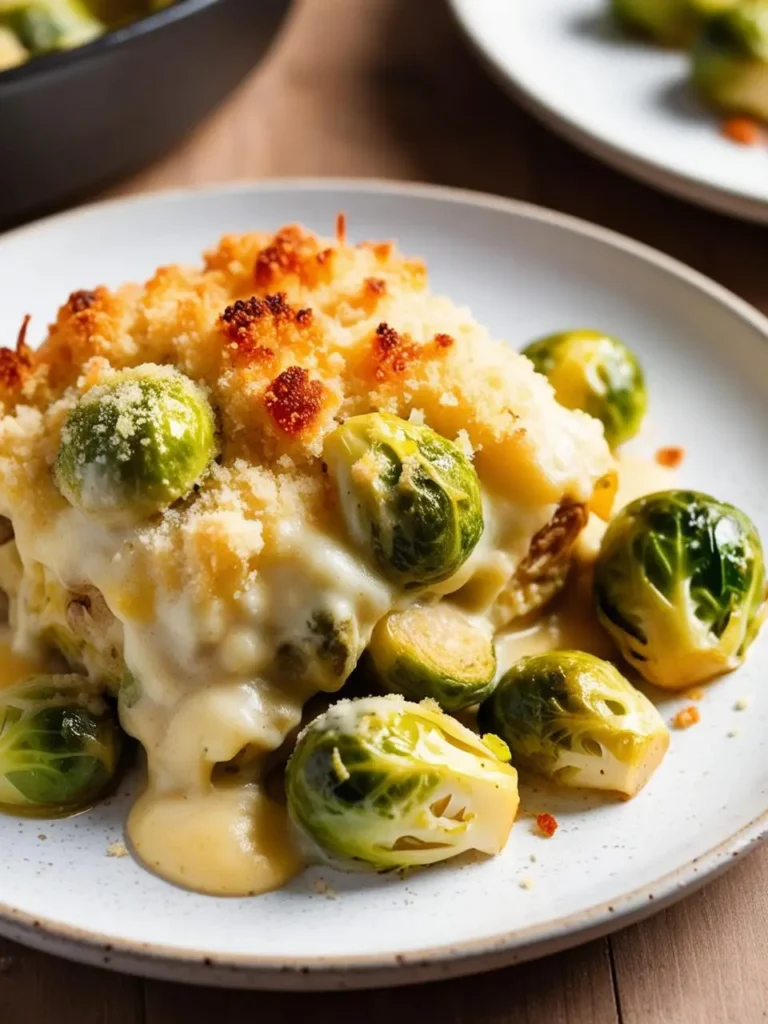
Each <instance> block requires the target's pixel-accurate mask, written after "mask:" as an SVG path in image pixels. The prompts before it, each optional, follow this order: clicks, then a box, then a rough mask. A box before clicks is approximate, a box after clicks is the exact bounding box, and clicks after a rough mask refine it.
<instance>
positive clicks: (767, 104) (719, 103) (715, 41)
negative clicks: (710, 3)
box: [692, 0, 768, 121]
mask: <svg viewBox="0 0 768 1024" xmlns="http://www.w3.org/2000/svg"><path fill="white" fill-rule="evenodd" d="M692 71H693V81H694V83H695V84H696V85H697V86H698V88H699V90H700V91H701V93H702V94H703V96H704V97H706V99H708V100H709V101H710V103H712V104H714V105H715V106H716V107H719V108H720V109H722V110H724V111H726V112H732V113H735V114H747V115H751V116H753V117H757V118H761V119H762V120H764V121H768V0H748V2H745V3H742V4H740V5H739V6H738V7H735V8H734V9H733V10H731V11H727V12H726V13H724V14H720V15H717V16H716V17H713V18H709V19H707V20H706V21H705V23H704V26H703V28H702V30H701V32H700V33H699V36H698V38H697V40H696V44H695V46H694V48H693V66H692Z"/></svg>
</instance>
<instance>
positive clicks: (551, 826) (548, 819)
mask: <svg viewBox="0 0 768 1024" xmlns="http://www.w3.org/2000/svg"><path fill="white" fill-rule="evenodd" d="M558 824H559V823H558V820H557V818H555V817H554V816H553V815H551V814H540V815H539V816H538V817H537V818H536V828H537V829H538V830H539V833H540V834H541V835H543V836H545V837H546V838H547V839H551V838H552V836H553V835H554V834H555V832H557V829H558Z"/></svg>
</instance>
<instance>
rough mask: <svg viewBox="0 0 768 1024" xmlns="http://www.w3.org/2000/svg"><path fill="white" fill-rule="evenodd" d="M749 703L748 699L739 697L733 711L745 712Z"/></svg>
mask: <svg viewBox="0 0 768 1024" xmlns="http://www.w3.org/2000/svg"><path fill="white" fill-rule="evenodd" d="M750 703H751V701H750V699H749V697H739V699H738V700H737V701H736V703H735V704H734V705H733V710H734V711H746V710H747V708H748V707H749V705H750Z"/></svg>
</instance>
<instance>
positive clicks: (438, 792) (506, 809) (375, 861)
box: [286, 696, 518, 868]
mask: <svg viewBox="0 0 768 1024" xmlns="http://www.w3.org/2000/svg"><path fill="white" fill-rule="evenodd" d="M286 792H287V795H288V808H289V811H290V814H291V818H292V819H293V821H294V823H295V824H296V826H297V827H298V828H299V829H300V831H301V832H302V833H303V835H304V836H305V837H306V838H308V839H309V841H310V842H311V844H312V845H313V846H314V847H315V848H316V850H317V851H319V852H320V853H322V854H323V855H324V856H325V857H326V858H329V859H332V860H335V861H338V862H340V863H341V864H342V865H346V866H348V867H353V866H355V865H357V866H362V865H364V864H368V865H372V866H374V867H376V868H396V867H411V866H415V865H420V864H433V863H435V862H437V861H441V860H447V859H448V858H449V857H455V856H456V855H457V854H460V853H464V852H465V851H467V850H479V851H481V852H482V853H489V854H493V853H498V852H499V851H500V850H501V849H503V847H504V844H505V843H506V841H507V837H508V835H509V830H510V829H511V827H512V822H513V821H514V819H515V815H516V813H517V806H518V794H517V772H516V771H515V770H514V768H512V767H510V765H508V764H504V763H502V761H500V760H499V759H498V758H497V756H496V755H495V753H493V752H492V751H491V749H490V748H489V747H488V746H486V745H485V743H483V741H482V740H480V739H479V738H478V737H477V736H476V735H475V734H474V733H473V732H470V731H469V729H466V728H465V727H464V726H463V725H460V724H459V723H458V722H457V721H455V719H453V718H450V717H449V716H448V715H444V714H443V713H442V712H441V711H440V710H439V708H438V707H437V705H436V704H433V703H431V702H428V701H425V702H424V703H422V704H411V703H409V702H408V701H405V700H403V699H402V698H399V697H395V696H388V697H365V698H363V699H361V700H348V701H340V702H339V703H338V704H335V705H333V707H331V708H330V709H329V710H328V711H326V712H325V714H323V715H320V717H319V718H316V719H315V721H314V722H312V723H311V724H310V725H309V726H308V727H307V728H306V729H305V730H304V731H303V732H302V733H301V735H300V736H299V740H298V742H297V744H296V749H295V750H294V753H293V755H292V757H291V759H290V761H289V762H288V768H287V771H286Z"/></svg>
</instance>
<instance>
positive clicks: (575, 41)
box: [450, 0, 768, 222]
mask: <svg viewBox="0 0 768 1024" xmlns="http://www.w3.org/2000/svg"><path fill="white" fill-rule="evenodd" d="M450 4H451V7H452V8H453V10H454V12H455V14H456V17H457V19H458V21H459V23H460V24H461V26H462V27H463V29H464V31H465V32H466V33H467V35H468V37H469V38H470V39H471V40H472V42H473V44H474V45H475V47H476V48H477V50H478V52H479V53H480V54H481V56H482V57H483V58H484V59H485V60H486V61H487V63H488V64H489V66H490V68H491V69H492V71H494V73H495V74H496V75H497V77H498V78H499V80H500V81H501V83H502V84H503V85H504V86H505V87H507V88H508V89H509V90H510V91H511V92H513V94H514V95H515V96H516V97H517V98H518V99H520V100H521V101H522V102H523V103H524V104H525V105H526V106H528V107H529V108H530V109H531V110H532V112H533V113H535V114H536V115H537V116H538V117H540V118H541V119H542V120H543V121H545V122H546V123H547V124H548V125H549V126H550V127H552V128H554V129H555V130H557V131H558V132H560V133H561V134H562V135H564V136H565V137H566V138H568V139H569V140H570V141H571V142H574V143H576V144H577V145H579V146H582V147H583V148H584V149H586V150H588V151H589V152H590V153H592V154H593V155H594V156H596V157H598V158H600V159H602V160H605V161H606V162H607V163H610V164H613V165H614V166H615V167H618V168H619V170H622V171H625V172H626V173H627V174H632V175H634V176H636V177H638V178H640V179H642V180H644V181H646V182H648V183H649V184H651V185H655V186H657V187H658V188H661V189H665V190H667V191H669V192H673V193H675V194H676V195H679V196H682V197H683V198H685V199H690V200H691V201H692V202H697V203H702V204H703V205H705V206H711V207H714V208H715V209H718V210H722V211H724V212H725V213H731V214H734V215H735V216H738V217H745V218H748V219H750V220H757V221H763V222H768V151H767V150H766V148H765V147H764V146H756V147H752V148H749V147H746V148H745V147H744V146H738V145H736V144H735V143H733V142H729V141H728V140H727V139H725V138H724V137H723V136H722V135H721V134H720V131H719V127H720V126H719V120H718V117H717V115H715V114H713V113H711V112H710V111H709V110H707V109H706V108H705V106H704V105H703V104H702V103H700V102H699V100H698V99H697V97H696V96H695V95H694V92H693V90H692V89H691V88H690V86H689V84H688V58H687V56H686V55H685V54H684V53H676V52H673V51H669V50H662V49H659V48H658V47H654V46H651V45H649V44H645V43H642V42H637V41H634V40H631V39H628V38H626V37H624V36H623V35H622V34H621V33H620V32H619V31H618V30H617V29H616V27H615V26H614V25H613V23H612V21H611V19H610V17H609V16H608V14H607V10H608V0H535V2H530V0H529V2H521V0H518V2H514V0H512V2H508V0H450ZM499 130H500V131H502V130H503V126H500V127H499Z"/></svg>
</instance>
